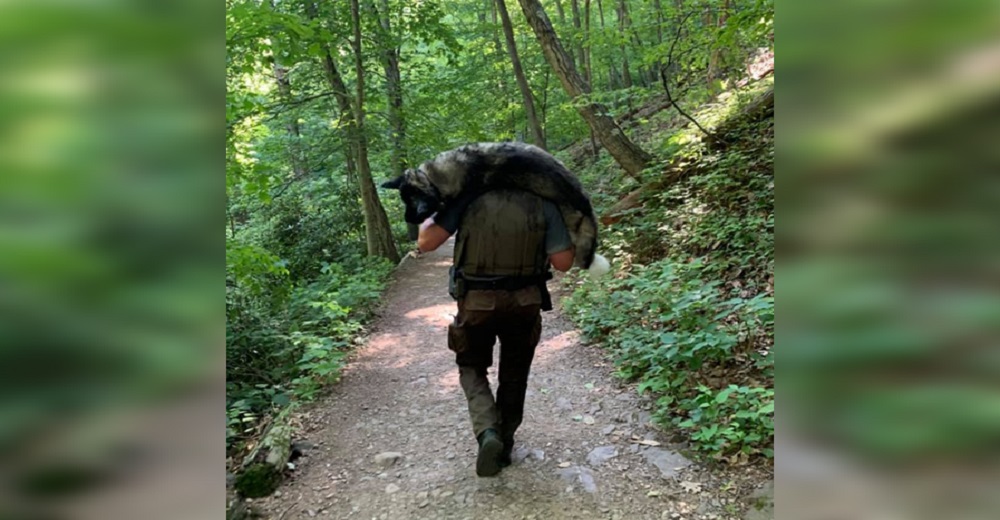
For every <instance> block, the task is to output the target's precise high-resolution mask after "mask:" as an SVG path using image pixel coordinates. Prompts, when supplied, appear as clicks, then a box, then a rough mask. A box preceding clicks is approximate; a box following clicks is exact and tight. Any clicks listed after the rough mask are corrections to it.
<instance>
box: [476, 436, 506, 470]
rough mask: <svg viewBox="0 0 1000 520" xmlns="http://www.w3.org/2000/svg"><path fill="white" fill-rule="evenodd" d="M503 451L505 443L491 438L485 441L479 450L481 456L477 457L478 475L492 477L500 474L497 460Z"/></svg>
mask: <svg viewBox="0 0 1000 520" xmlns="http://www.w3.org/2000/svg"><path fill="white" fill-rule="evenodd" d="M502 450H503V443H502V442H500V439H496V438H490V439H486V440H485V441H483V445H482V447H480V448H479V455H478V456H477V457H476V475H478V476H480V477H492V476H495V475H496V474H497V473H500V464H499V463H498V460H497V458H498V457H499V456H500V452H501V451H502Z"/></svg>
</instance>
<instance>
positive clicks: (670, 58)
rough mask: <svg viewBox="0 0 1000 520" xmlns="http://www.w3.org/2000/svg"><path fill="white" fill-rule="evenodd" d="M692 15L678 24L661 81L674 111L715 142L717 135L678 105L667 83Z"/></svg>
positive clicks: (662, 70)
mask: <svg viewBox="0 0 1000 520" xmlns="http://www.w3.org/2000/svg"><path fill="white" fill-rule="evenodd" d="M692 14H693V13H688V14H687V15H685V16H684V17H683V18H681V21H680V23H678V24H677V34H676V36H674V41H672V42H670V50H669V51H668V52H667V64H666V65H664V66H663V67H661V68H660V81H662V82H663V90H664V92H666V94H667V101H668V102H669V103H670V104H671V105H672V106H673V107H674V109H676V110H677V112H678V113H679V114H680V115H682V116H684V117H685V118H686V119H687V120H688V121H691V122H692V123H694V125H695V126H697V127H698V130H701V131H702V133H704V134H705V135H706V136H707V137H708V138H709V140H714V139H715V135H714V134H712V132H709V131H708V130H705V127H703V126H701V123H699V122H698V120H697V119H695V118H693V117H691V116H690V115H689V114H688V113H687V112H685V111H684V109H682V108H681V107H680V105H678V104H677V100H675V99H674V97H673V96H672V95H671V94H670V82H669V81H667V71H668V70H670V67H671V66H672V65H673V62H674V48H675V47H676V46H677V42H678V41H680V39H681V31H683V30H684V23H685V22H687V20H688V18H690V17H691V15H692Z"/></svg>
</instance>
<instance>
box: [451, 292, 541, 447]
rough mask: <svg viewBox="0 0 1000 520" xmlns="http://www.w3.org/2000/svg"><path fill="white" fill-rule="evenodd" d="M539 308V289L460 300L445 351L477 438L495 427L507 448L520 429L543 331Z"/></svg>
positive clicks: (470, 295) (474, 294) (474, 295)
mask: <svg viewBox="0 0 1000 520" xmlns="http://www.w3.org/2000/svg"><path fill="white" fill-rule="evenodd" d="M540 307H541V293H540V292H539V289H538V288H537V287H526V288H524V289H520V290H517V291H469V292H468V293H467V294H466V295H465V298H463V299H461V300H459V301H458V315H456V316H455V320H454V322H453V323H452V324H451V325H450V326H448V348H450V349H451V350H453V351H454V352H455V361H456V363H457V364H458V372H459V382H460V383H461V385H462V390H463V391H464V392H465V397H466V399H467V400H468V402H469V418H470V419H471V420H472V430H473V433H474V434H475V435H476V436H478V435H479V434H480V433H482V432H483V431H484V430H486V429H488V428H493V429H496V430H497V432H498V433H500V435H501V437H502V438H503V440H504V442H505V443H511V442H512V441H513V439H514V432H515V431H517V428H518V426H520V425H521V420H522V418H523V417H524V394H525V391H526V390H527V387H528V372H529V371H530V369H531V360H532V359H533V358H534V356H535V347H536V346H537V345H538V340H539V338H540V337H541V332H542V316H541V313H540ZM497 338H500V369H499V373H498V379H499V383H500V384H499V385H498V386H497V394H496V400H494V398H493V393H492V392H491V390H490V384H489V381H488V380H487V379H486V369H487V368H488V367H489V366H490V365H492V364H493V345H494V343H495V342H496V340H497Z"/></svg>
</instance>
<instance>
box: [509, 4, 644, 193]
mask: <svg viewBox="0 0 1000 520" xmlns="http://www.w3.org/2000/svg"><path fill="white" fill-rule="evenodd" d="M518 1H519V3H520V4H521V10H522V11H524V16H525V17H526V18H527V19H528V24H529V25H531V28H532V29H533V30H534V32H535V36H537V37H538V41H539V43H540V44H541V46H542V51H543V52H544V53H545V58H546V60H548V62H549V65H551V66H552V69H553V70H555V72H556V74H557V75H558V76H559V80H560V81H561V82H562V85H563V88H564V89H565V90H566V93H567V94H569V96H570V98H572V99H574V100H576V99H577V98H579V97H580V96H584V95H586V94H589V93H590V88H589V86H588V85H587V83H586V82H585V81H583V78H581V77H580V74H579V73H578V72H577V71H576V68H575V67H574V66H573V63H572V61H571V59H570V57H569V54H567V52H566V49H564V48H563V46H562V43H561V42H560V41H559V38H558V37H557V36H556V32H555V30H554V29H553V28H552V22H550V21H549V17H548V16H547V15H546V14H545V10H544V9H543V8H542V6H541V4H540V3H539V2H538V0H518ZM577 110H579V112H580V115H581V116H583V118H584V119H586V120H587V123H588V124H589V125H590V127H591V128H592V129H593V130H594V133H596V134H597V138H598V139H600V141H601V144H603V145H604V147H605V148H606V149H607V150H608V152H609V153H610V154H611V156H612V157H614V158H615V160H616V161H618V164H619V165H621V167H622V168H623V169H624V170H625V172H626V173H627V174H629V175H632V176H634V177H638V175H639V172H641V171H642V170H643V169H644V168H645V167H646V166H647V165H649V163H650V162H651V161H652V157H651V156H650V155H649V154H647V153H646V152H645V151H643V150H642V149H641V148H639V147H638V146H636V145H635V143H633V142H632V141H631V140H629V138H628V137H627V136H626V135H625V134H624V133H623V132H622V131H621V129H620V128H618V125H616V124H615V121H614V119H612V118H611V116H609V115H608V114H607V112H606V110H605V108H604V107H603V106H602V105H600V104H599V103H593V102H591V103H582V104H579V105H578V108H577Z"/></svg>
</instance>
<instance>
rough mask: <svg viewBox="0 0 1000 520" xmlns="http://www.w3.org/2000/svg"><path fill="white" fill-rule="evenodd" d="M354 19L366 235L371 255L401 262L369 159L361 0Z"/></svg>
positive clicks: (360, 179) (360, 176)
mask: <svg viewBox="0 0 1000 520" xmlns="http://www.w3.org/2000/svg"><path fill="white" fill-rule="evenodd" d="M351 21H352V24H353V25H354V39H353V40H352V41H351V46H352V47H353V48H354V67H355V72H356V73H357V81H356V83H357V94H356V95H355V96H354V103H355V117H354V119H355V127H356V137H357V152H358V183H359V185H360V186H359V187H360V191H361V207H362V209H363V211H364V214H365V236H366V238H367V240H368V254H369V255H370V256H381V257H385V258H388V259H389V260H391V261H392V262H393V263H398V262H399V252H398V251H397V250H396V243H395V242H394V241H393V239H392V228H391V227H390V226H389V218H388V217H386V214H385V208H383V207H382V201H380V200H379V198H378V192H377V191H376V190H375V183H374V182H373V181H372V172H371V165H370V164H369V162H368V137H367V135H365V69H364V60H363V56H362V54H361V13H360V9H359V7H358V0H351Z"/></svg>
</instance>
